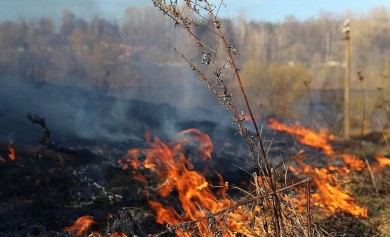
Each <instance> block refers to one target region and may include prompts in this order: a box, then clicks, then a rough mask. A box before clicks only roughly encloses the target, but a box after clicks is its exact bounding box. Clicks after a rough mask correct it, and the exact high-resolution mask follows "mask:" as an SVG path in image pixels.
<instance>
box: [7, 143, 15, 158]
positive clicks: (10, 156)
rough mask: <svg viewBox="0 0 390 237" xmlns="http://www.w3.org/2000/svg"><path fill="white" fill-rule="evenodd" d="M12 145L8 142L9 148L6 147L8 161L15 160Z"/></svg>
mask: <svg viewBox="0 0 390 237" xmlns="http://www.w3.org/2000/svg"><path fill="white" fill-rule="evenodd" d="M12 144H13V143H12V142H10V144H9V147H8V152H9V154H8V158H9V159H10V160H15V159H16V153H15V149H14V148H12Z"/></svg>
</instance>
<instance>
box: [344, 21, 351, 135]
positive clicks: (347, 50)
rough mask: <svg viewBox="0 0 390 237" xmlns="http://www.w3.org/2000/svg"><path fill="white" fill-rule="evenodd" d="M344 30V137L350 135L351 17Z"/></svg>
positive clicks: (345, 23)
mask: <svg viewBox="0 0 390 237" xmlns="http://www.w3.org/2000/svg"><path fill="white" fill-rule="evenodd" d="M343 32H344V33H345V81H344V138H345V139H349V136H350V127H351V126H350V113H349V104H350V102H349V101H350V100H349V99H350V81H351V49H350V48H351V47H350V46H351V36H350V26H349V19H347V20H346V21H345V22H344V28H343Z"/></svg>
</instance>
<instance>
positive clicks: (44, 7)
mask: <svg viewBox="0 0 390 237" xmlns="http://www.w3.org/2000/svg"><path fill="white" fill-rule="evenodd" d="M210 1H211V2H213V3H214V4H219V2H220V0H210ZM225 3H226V5H227V7H226V9H225V10H224V11H223V12H222V14H223V16H227V15H229V16H230V17H235V16H238V15H241V16H245V17H246V18H247V19H248V20H255V21H260V20H261V21H270V22H281V21H283V20H284V19H285V18H286V17H287V16H289V15H294V16H295V17H296V18H297V19H299V20H306V19H308V18H311V17H316V16H318V15H319V13H320V12H331V13H333V14H334V15H336V16H342V15H343V14H344V13H346V12H352V13H354V14H355V15H365V14H367V13H369V11H370V10H371V9H373V8H377V7H386V8H387V9H390V0H225ZM146 6H152V1H151V0H0V21H4V20H17V19H22V18H24V19H30V18H35V19H36V18H39V17H41V16H49V17H51V18H54V19H56V18H57V19H59V18H60V16H61V12H62V9H64V8H67V9H69V10H71V11H72V12H74V13H75V14H76V15H77V16H79V17H86V18H91V17H93V16H95V15H99V16H101V17H105V18H109V19H121V18H122V17H123V16H124V13H125V9H126V8H127V7H146Z"/></svg>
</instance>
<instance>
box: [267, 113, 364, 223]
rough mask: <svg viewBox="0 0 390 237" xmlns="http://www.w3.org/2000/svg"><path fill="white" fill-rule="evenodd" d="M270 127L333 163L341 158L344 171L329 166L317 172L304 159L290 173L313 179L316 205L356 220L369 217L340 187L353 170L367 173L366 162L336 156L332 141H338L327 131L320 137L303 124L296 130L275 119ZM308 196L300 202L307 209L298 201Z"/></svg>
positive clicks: (344, 155)
mask: <svg viewBox="0 0 390 237" xmlns="http://www.w3.org/2000/svg"><path fill="white" fill-rule="evenodd" d="M269 125H270V127H271V128H273V129H275V130H278V131H282V132H286V133H288V134H291V135H294V136H297V138H298V141H299V142H300V143H302V144H305V145H308V146H311V147H315V148H317V149H319V150H321V151H322V152H323V153H324V154H326V155H327V156H328V157H329V160H330V161H335V160H336V159H337V158H340V159H341V160H342V161H343V163H344V166H342V167H336V166H333V165H331V164H328V167H326V168H313V167H311V166H310V165H307V164H305V163H304V162H303V161H302V160H301V159H300V160H297V163H298V166H299V167H293V166H292V167H290V170H291V171H292V172H294V173H295V174H297V175H299V174H305V175H307V176H309V177H310V178H311V179H312V183H313V185H314V186H315V188H316V193H314V194H312V196H311V199H312V200H311V203H312V204H313V205H315V206H319V207H323V208H325V209H327V210H329V211H330V212H331V213H335V212H339V211H343V212H347V213H350V214H352V215H354V216H356V217H367V208H366V207H360V206H358V205H357V204H356V203H355V199H354V198H353V197H352V196H350V195H349V194H348V192H347V191H345V190H343V189H342V187H341V186H340V185H339V183H341V179H342V178H344V177H345V175H346V174H348V173H349V172H350V171H351V170H356V171H362V170H363V168H364V167H365V163H364V162H363V161H362V160H360V159H359V158H358V157H356V156H353V155H350V154H340V155H336V154H335V151H334V149H333V147H332V146H331V145H330V143H329V141H332V140H334V136H333V135H330V134H328V133H326V132H325V130H320V131H319V132H318V133H316V132H314V131H312V130H310V129H308V128H305V127H302V126H301V125H300V124H299V123H296V124H295V125H294V126H292V127H287V126H284V125H283V124H281V123H279V122H278V121H276V120H274V119H272V120H270V121H269ZM304 195H305V194H304V193H303V192H301V197H299V198H298V199H297V200H296V203H298V204H300V205H304V202H302V201H298V200H305V198H304V197H305V196H304Z"/></svg>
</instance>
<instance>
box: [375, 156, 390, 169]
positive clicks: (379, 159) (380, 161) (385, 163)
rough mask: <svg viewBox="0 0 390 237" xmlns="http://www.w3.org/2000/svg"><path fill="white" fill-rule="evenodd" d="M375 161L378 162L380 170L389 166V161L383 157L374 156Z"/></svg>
mask: <svg viewBox="0 0 390 237" xmlns="http://www.w3.org/2000/svg"><path fill="white" fill-rule="evenodd" d="M375 160H376V161H377V162H378V166H379V167H380V168H384V167H386V166H390V159H389V158H386V157H384V156H383V155H378V156H376V157H375Z"/></svg>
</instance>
